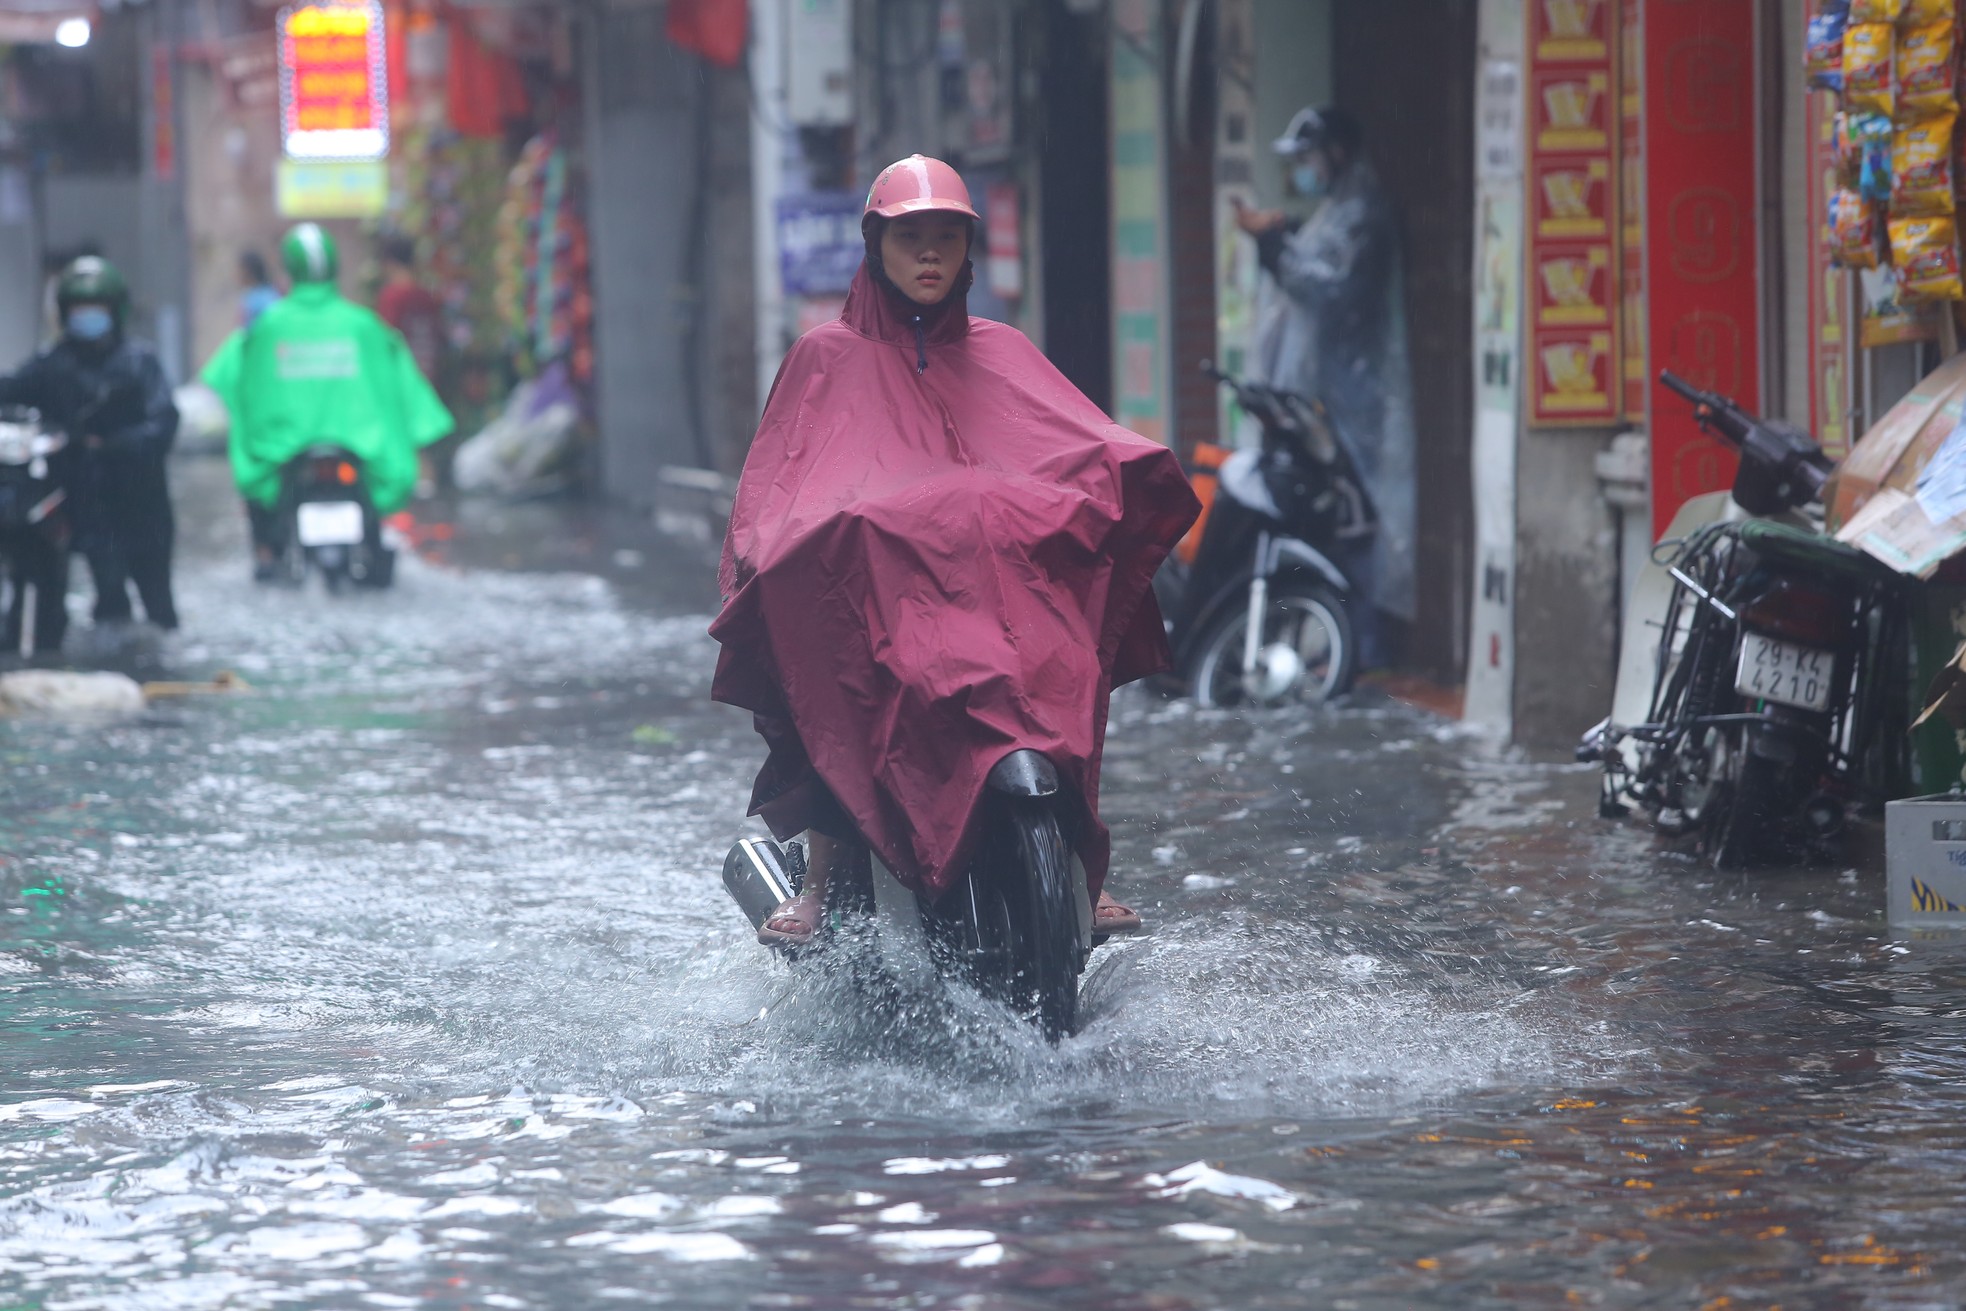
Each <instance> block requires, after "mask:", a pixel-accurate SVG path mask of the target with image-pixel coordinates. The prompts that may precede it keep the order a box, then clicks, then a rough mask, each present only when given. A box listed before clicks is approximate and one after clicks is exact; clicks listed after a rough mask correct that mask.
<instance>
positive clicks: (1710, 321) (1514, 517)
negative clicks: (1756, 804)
mask: <svg viewBox="0 0 1966 1311" xmlns="http://www.w3.org/2000/svg"><path fill="white" fill-rule="evenodd" d="M1957 8H1958V7H1957V5H1956V4H1955V3H1954V2H1953V0H1855V2H1854V3H1851V4H1845V3H1842V0H1703V3H1701V4H1698V5H1688V4H1683V3H1671V2H1669V0H1484V3H1483V4H1482V6H1481V22H1482V51H1483V53H1482V56H1481V65H1480V70H1479V75H1480V86H1481V88H1482V92H1481V99H1480V103H1479V109H1478V114H1479V118H1480V122H1481V135H1480V137H1479V139H1478V141H1477V166H1478V167H1479V168H1480V170H1481V174H1482V189H1481V193H1480V195H1481V199H1480V202H1479V204H1478V205H1477V210H1476V214H1475V216H1474V218H1475V229H1476V237H1477V261H1476V269H1477V285H1478V295H1477V315H1476V321H1475V324H1474V337H1473V339H1474V342H1475V346H1476V352H1477V366H1478V375H1479V376H1478V392H1477V415H1478V417H1477V437H1476V442H1477V452H1478V454H1477V466H1478V467H1477V474H1476V488H1477V511H1478V514H1479V516H1480V518H1481V521H1482V523H1483V525H1484V528H1483V530H1482V532H1481V533H1480V534H1479V536H1480V540H1481V547H1480V553H1479V554H1480V558H1479V560H1478V561H1477V584H1478V587H1477V592H1478V595H1479V596H1480V597H1481V601H1480V603H1479V604H1478V606H1477V609H1476V614H1475V621H1474V624H1473V627H1472V630H1471V643H1470V666H1471V676H1470V683H1471V688H1478V689H1479V690H1480V691H1479V695H1471V699H1470V708H1471V711H1472V712H1476V713H1478V714H1479V715H1480V717H1482V718H1484V719H1487V720H1490V721H1491V722H1494V723H1497V724H1499V725H1503V726H1506V727H1508V728H1510V729H1512V730H1513V732H1514V734H1515V736H1516V737H1517V738H1518V739H1521V740H1525V741H1529V742H1533V743H1540V744H1547V745H1552V746H1554V745H1559V744H1563V743H1566V742H1569V741H1574V739H1575V736H1576V734H1577V733H1578V732H1580V731H1581V730H1582V729H1583V728H1584V727H1587V726H1588V725H1589V724H1590V723H1592V722H1594V721H1595V720H1596V719H1597V718H1598V717H1600V716H1601V715H1602V714H1603V713H1604V711H1605V708H1606V707H1607V706H1608V704H1609V694H1610V678H1611V668H1612V664H1613V660H1614V651H1615V644H1616V637H1617V633H1618V629H1619V624H1620V621H1621V615H1620V602H1621V598H1622V595H1623V590H1624V588H1625V587H1626V586H1627V585H1628V582H1629V580H1630V578H1631V577H1632V576H1633V575H1634V573H1635V571H1636V567H1637V566H1638V564H1640V563H1642V561H1643V559H1644V557H1645V554H1646V553H1647V552H1649V550H1650V549H1651V546H1652V544H1653V543H1654V542H1655V541H1656V540H1657V539H1658V537H1659V536H1660V534H1661V533H1663V532H1664V530H1665V526H1666V525H1667V524H1668V523H1669V522H1670V521H1671V518H1672V516H1673V514H1674V512H1675V511H1676V510H1678V508H1679V507H1680V506H1682V505H1683V504H1684V503H1685V502H1686V501H1687V500H1688V499H1689V498H1691V497H1693V496H1697V495H1699V494H1701V493H1704V492H1709V491H1714V490H1719V489H1723V488H1725V487H1727V486H1728V485H1729V484H1730V482H1731V480H1732V476H1733V469H1734V461H1733V458H1732V456H1731V455H1730V453H1729V452H1727V451H1726V450H1725V449H1724V448H1722V447H1721V446H1720V445H1718V444H1717V443H1716V442H1714V441H1713V440H1711V439H1709V438H1707V437H1705V436H1703V435H1702V434H1701V433H1700V432H1699V430H1698V428H1697V426H1696V425H1695V423H1694V422H1693V418H1692V414H1691V411H1690V408H1689V407H1688V406H1686V405H1685V404H1684V403H1682V402H1680V401H1678V400H1677V399H1676V398H1674V397H1672V396H1670V395H1667V394H1665V393H1662V392H1661V391H1660V390H1659V388H1658V387H1657V386H1656V385H1655V380H1656V378H1657V375H1658V373H1659V371H1660V370H1662V369H1671V370H1673V371H1674V372H1676V373H1678V374H1681V375H1682V376H1684V377H1686V378H1688V379H1690V380H1691V381H1693V382H1694V383H1695V384H1697V385H1699V386H1701V387H1704V388H1708V389H1711V390H1715V391H1718V392H1721V393H1723V394H1726V395H1729V396H1732V397H1733V398H1735V399H1736V400H1737V401H1738V402H1740V403H1741V404H1742V405H1743V406H1744V407H1747V408H1749V409H1752V410H1755V411H1757V412H1760V413H1765V414H1769V415H1771V416H1775V417H1781V418H1786V419H1788V420H1789V421H1791V422H1794V423H1797V424H1799V425H1802V426H1804V427H1806V428H1807V429H1808V430H1809V431H1810V432H1811V433H1813V434H1815V435H1816V436H1817V438H1818V439H1819V440H1820V441H1821V442H1822V443H1823V445H1824V446H1825V447H1826V448H1827V449H1828V450H1829V451H1830V452H1831V453H1832V454H1834V455H1839V456H1840V455H1842V454H1843V453H1845V452H1847V450H1848V449H1849V447H1850V445H1851V443H1852V442H1853V441H1854V440H1855V439H1856V438H1857V437H1858V436H1860V435H1861V434H1862V433H1863V431H1864V430H1865V428H1866V427H1868V426H1869V424H1870V423H1871V422H1873V421H1874V420H1875V419H1877V418H1878V417H1880V416H1881V415H1882V414H1883V413H1884V412H1885V411H1886V410H1887V409H1889V408H1890V406H1891V405H1892V404H1893V403H1895V402H1896V401H1897V400H1898V399H1899V398H1900V397H1901V396H1903V395H1904V394H1905V393H1906V392H1907V391H1908V390H1910V389H1911V387H1912V386H1913V385H1914V384H1915V383H1916V382H1917V381H1918V380H1919V379H1920V378H1922V377H1923V376H1925V374H1927V373H1928V372H1929V371H1930V370H1931V369H1932V368H1933V367H1935V366H1936V364H1937V363H1938V362H1939V360H1940V359H1942V358H1943V357H1944V356H1946V355H1949V354H1951V353H1952V352H1953V351H1954V350H1955V349H1956V347H1957V340H1958V332H1957V328H1956V326H1955V322H1954V317H1953V314H1952V313H1951V312H1950V307H1951V306H1953V305H1955V304H1957V302H1958V301H1959V299H1960V298H1961V288H1960V282H1959V246H1958V237H1957V229H1956V222H1955V218H1954V211H1955V208H1956V201H1955V199H1954V191H1955V186H1956V183H1957V179H1956V177H1955V176H1954V174H1955V172H1956V171H1957V169H1958V163H1957V159H1958V154H1957V151H1958V147H1959V145H1960V142H1959V140H1958V139H1957V138H1958V135H1959V134H1958V133H1956V132H1955V131H1954V125H1955V123H1956V121H1957V116H1958V102H1957V78H1958V72H1957V70H1958V68H1959V66H1960V63H1959V40H1958V36H1957V32H1958V13H1957ZM1512 89H1515V90H1516V91H1517V94H1518V95H1519V99H1517V100H1516V101H1515V104H1516V105H1517V106H1519V111H1517V112H1512V110H1511V107H1510V95H1511V91H1512ZM1518 207H1519V217H1518ZM1508 431H1513V433H1514V437H1513V440H1512V441H1511V440H1509V439H1508V438H1506V437H1504V436H1503V435H1502V434H1503V433H1504V432H1508ZM1504 524H1508V525H1512V529H1511V530H1510V531H1503V529H1502V525H1504Z"/></svg>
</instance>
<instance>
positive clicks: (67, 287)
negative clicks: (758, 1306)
mask: <svg viewBox="0 0 1966 1311" xmlns="http://www.w3.org/2000/svg"><path fill="white" fill-rule="evenodd" d="M83 304H90V305H107V306H109V309H110V312H111V313H113V314H114V315H115V316H116V326H117V327H119V328H120V327H122V325H123V318H124V316H125V315H126V314H127V313H128V312H129V308H130V284H129V283H127V282H125V281H124V280H123V274H122V273H121V272H120V271H119V270H118V269H117V267H116V266H115V265H114V264H111V263H110V262H109V261H108V260H106V259H104V258H103V257H102V256H100V255H84V256H82V257H81V258H80V259H78V260H76V261H75V262H74V263H72V264H70V265H69V266H68V267H67V268H65V269H63V270H62V271H61V279H60V281H58V282H56V283H55V305H56V307H57V308H59V309H60V310H61V312H62V313H64V314H66V313H68V308H69V306H71V305H83Z"/></svg>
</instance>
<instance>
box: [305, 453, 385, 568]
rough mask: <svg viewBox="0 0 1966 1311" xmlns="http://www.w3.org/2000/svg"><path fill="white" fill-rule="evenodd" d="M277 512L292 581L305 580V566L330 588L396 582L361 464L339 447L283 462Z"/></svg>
mask: <svg viewBox="0 0 1966 1311" xmlns="http://www.w3.org/2000/svg"><path fill="white" fill-rule="evenodd" d="M280 516H281V520H282V522H283V524H284V525H285V532H284V537H285V549H284V551H283V552H282V565H283V567H284V569H285V572H286V579H287V581H288V582H290V583H292V584H293V585H295V586H299V585H300V584H302V583H303V582H305V581H306V579H307V571H308V569H309V568H310V567H312V568H313V569H315V570H317V571H319V573H320V575H321V578H322V581H324V582H325V583H326V584H327V587H328V590H329V591H330V592H339V591H340V590H341V589H342V588H343V587H344V586H346V585H348V584H349V583H353V584H355V585H356V586H359V587H373V588H383V587H388V586H389V585H390V584H391V583H393V582H394V581H395V578H396V552H395V549H394V548H393V547H392V546H390V545H389V544H388V543H386V542H385V541H384V540H383V528H382V520H381V518H380V517H379V516H378V515H377V514H376V512H375V504H374V502H373V501H371V500H370V499H369V493H368V484H367V482H366V481H365V480H364V478H363V476H362V462H361V461H360V460H358V459H356V458H355V457H354V456H353V455H350V454H349V453H348V452H347V451H344V450H342V449H341V448H340V447H338V446H327V445H321V446H314V447H310V448H309V449H308V450H306V451H303V452H302V453H301V454H300V455H298V456H295V457H294V458H293V459H292V460H289V461H288V462H287V464H286V466H285V467H284V468H283V469H282V470H281V473H280Z"/></svg>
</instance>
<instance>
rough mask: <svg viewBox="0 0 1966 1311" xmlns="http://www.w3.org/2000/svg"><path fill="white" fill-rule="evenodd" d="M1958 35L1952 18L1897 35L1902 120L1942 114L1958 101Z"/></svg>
mask: <svg viewBox="0 0 1966 1311" xmlns="http://www.w3.org/2000/svg"><path fill="white" fill-rule="evenodd" d="M1958 55H1959V33H1958V29H1957V27H1956V26H1955V25H1954V23H1953V21H1952V20H1951V19H1946V20H1945V21H1944V22H1941V23H1924V24H1921V25H1920V26H1917V27H1906V28H1904V29H1902V30H1901V31H1900V33H1899V36H1898V73H1897V76H1898V108H1897V114H1898V117H1899V119H1900V120H1909V119H1913V118H1919V117H1923V116H1924V115H1927V114H1937V113H1943V112H1944V111H1946V110H1948V109H1953V108H1955V107H1956V106H1957V104H1958V102H1959V57H1958Z"/></svg>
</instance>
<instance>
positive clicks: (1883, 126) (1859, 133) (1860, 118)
mask: <svg viewBox="0 0 1966 1311" xmlns="http://www.w3.org/2000/svg"><path fill="white" fill-rule="evenodd" d="M1848 122H1849V130H1850V140H1851V142H1852V148H1853V149H1854V150H1855V152H1856V156H1857V165H1856V168H1857V181H1856V185H1857V190H1858V191H1861V192H1862V193H1863V194H1864V196H1865V197H1866V198H1868V199H1870V200H1875V201H1879V202H1883V201H1888V200H1889V199H1891V140H1892V135H1893V132H1892V127H1891V120H1890V119H1888V118H1886V117H1884V115H1882V114H1854V115H1852V116H1851V117H1850V119H1849V121H1848Z"/></svg>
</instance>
